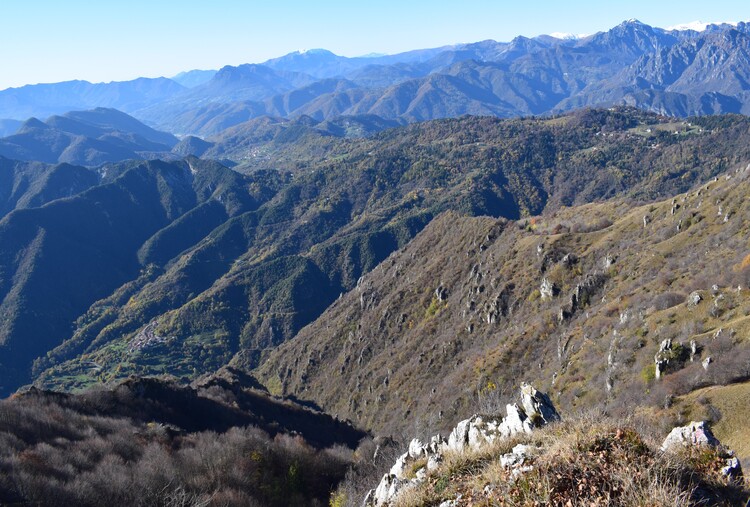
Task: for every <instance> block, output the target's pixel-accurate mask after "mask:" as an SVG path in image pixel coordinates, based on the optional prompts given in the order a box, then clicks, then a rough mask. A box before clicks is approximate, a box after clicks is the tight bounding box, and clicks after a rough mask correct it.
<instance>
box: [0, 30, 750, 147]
mask: <svg viewBox="0 0 750 507" xmlns="http://www.w3.org/2000/svg"><path fill="white" fill-rule="evenodd" d="M692 28H699V29H700V30H695V29H692ZM748 76H750V25H748V24H746V23H742V22H740V23H737V24H727V23H722V24H715V25H711V24H698V25H690V26H684V27H677V28H675V29H671V30H665V29H661V28H655V27H651V26H649V25H646V24H644V23H641V22H639V21H637V20H628V21H626V22H623V23H622V24H620V25H618V26H616V27H614V28H612V29H610V30H608V31H606V32H599V33H596V34H593V35H589V36H586V37H570V36H567V35H565V34H557V36H556V37H555V36H551V35H543V36H539V37H535V38H526V37H517V38H515V39H513V40H512V41H510V42H496V41H492V40H487V41H482V42H477V43H472V44H460V45H455V46H446V47H440V48H433V49H424V50H417V51H410V52H406V53H401V54H397V55H387V56H372V57H357V58H347V57H343V56H338V55H335V54H333V53H331V52H330V51H326V50H311V51H305V52H295V53H290V54H288V55H285V56H282V57H280V58H275V59H272V60H268V61H266V62H265V63H263V64H246V65H240V66H237V67H233V66H226V67H224V68H222V69H220V70H218V71H212V70H200V71H199V70H195V71H189V72H185V73H182V74H179V75H177V76H175V77H174V78H173V79H172V80H170V79H166V78H159V79H145V78H142V79H137V80H135V81H129V82H121V83H108V84H95V85H94V84H91V83H87V82H84V81H73V82H66V83H57V84H46V85H34V86H25V87H22V88H14V89H8V90H4V91H2V92H0V118H8V119H12V120H26V119H27V118H28V117H30V116H35V117H40V118H42V117H46V116H48V115H53V114H62V113H64V112H67V111H71V110H75V109H89V108H92V107H111V108H117V109H120V110H122V111H124V112H126V113H128V114H131V115H133V116H135V117H136V118H138V119H139V120H141V121H143V122H145V123H147V124H149V125H151V126H153V127H156V128H158V129H160V130H165V131H169V132H172V133H174V134H180V135H182V134H192V135H198V136H209V135H215V134H218V133H219V132H221V131H222V130H224V129H226V128H229V127H232V126H235V125H238V124H240V123H243V122H245V121H248V120H250V119H253V118H257V117H260V116H266V115H268V116H275V117H283V118H296V117H299V116H302V115H306V116H309V117H311V118H314V119H315V120H317V121H325V120H331V119H334V118H337V117H340V116H349V117H352V116H359V115H376V116H379V117H381V118H382V119H384V120H395V121H399V122H414V121H424V120H430V119H435V118H443V117H456V116H461V115H463V114H474V115H492V116H499V117H514V116H528V115H541V114H550V113H559V112H564V111H568V110H571V109H574V108H578V107H583V106H611V105H633V106H637V107H640V108H643V109H647V110H650V111H654V112H658V113H661V114H667V115H675V116H688V115H700V114H711V113H723V112H733V113H747V112H750V95H749V94H750V84H748V83H749V81H748ZM13 126H14V124H13V123H10V124H8V123H7V122H3V123H0V132H2V130H1V129H5V130H6V133H8V129H12V128H13Z"/></svg>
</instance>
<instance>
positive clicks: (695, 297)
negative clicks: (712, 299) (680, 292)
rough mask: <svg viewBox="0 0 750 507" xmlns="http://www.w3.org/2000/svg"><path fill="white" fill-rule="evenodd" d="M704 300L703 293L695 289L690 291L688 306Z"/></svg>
mask: <svg viewBox="0 0 750 507" xmlns="http://www.w3.org/2000/svg"><path fill="white" fill-rule="evenodd" d="M702 300H703V296H701V293H700V292H698V291H697V290H696V291H693V292H691V293H690V295H689V296H688V299H687V303H688V307H693V306H697V305H698V304H699V303H700V302H701V301H702Z"/></svg>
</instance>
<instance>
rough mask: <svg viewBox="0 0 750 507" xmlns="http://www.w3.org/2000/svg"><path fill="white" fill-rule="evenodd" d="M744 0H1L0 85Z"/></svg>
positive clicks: (456, 36)
mask: <svg viewBox="0 0 750 507" xmlns="http://www.w3.org/2000/svg"><path fill="white" fill-rule="evenodd" d="M746 1H747V0H743V1H740V0H738V1H720V0H713V1H705V0H704V1H693V0H680V1H673V0H629V1H627V2H625V1H616V0H598V1H590V0H585V1H584V0H578V1H575V0H573V1H571V0H568V1H563V0H554V1H552V0H528V1H523V0H521V1H519V0H515V1H506V0H463V1H460V2H459V1H443V0H431V1H426V0H379V1H378V2H363V1H357V0H349V1H340V0H330V1H329V0H318V1H315V0H307V1H296V0H295V1H291V0H276V1H257V0H256V1H243V0H201V1H193V0H181V1H175V0H148V1H147V0H128V1H122V0H100V1H92V0H0V20H2V24H1V25H0V69H2V71H1V72H0V89H4V88H7V87H10V86H20V85H23V84H29V83H40V82H56V81H64V80H69V79H86V80H89V81H92V82H101V81H120V80H127V79H133V78H135V77H138V76H148V77H156V76H161V75H164V76H171V75H174V74H176V73H178V72H180V71H182V70H189V69H194V68H204V69H205V68H219V67H221V66H223V65H238V64H241V63H254V62H262V61H264V60H266V59H268V58H272V57H275V56H280V55H283V54H286V53H289V52H291V51H295V50H298V49H312V48H326V49H330V50H331V51H333V52H334V53H337V54H341V55H345V56H357V55H362V54H367V53H396V52H400V51H405V50H409V49H417V48H425V47H436V46H441V45H446V44H454V43H459V42H475V41H478V40H484V39H495V40H499V41H505V40H510V39H512V38H513V37H514V36H516V35H526V36H534V35H539V34H542V33H551V32H569V33H593V32H597V31H602V30H606V29H608V28H611V27H612V26H614V25H617V24H619V23H620V22H622V21H624V20H626V19H629V18H637V19H639V20H641V21H643V22H644V23H648V24H650V25H654V26H662V27H666V26H670V25H675V24H679V23H686V22H690V21H695V20H702V21H742V20H748V19H750V10H748V9H747V4H746Z"/></svg>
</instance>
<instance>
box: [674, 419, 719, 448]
mask: <svg viewBox="0 0 750 507" xmlns="http://www.w3.org/2000/svg"><path fill="white" fill-rule="evenodd" d="M691 445H700V446H711V447H716V446H718V445H719V440H718V439H717V438H716V437H715V436H714V434H713V433H711V430H710V429H709V427H708V424H706V421H699V422H695V421H693V422H691V423H690V424H688V425H687V426H679V427H677V428H674V429H672V431H670V432H669V435H667V438H665V439H664V442H663V443H662V444H661V449H662V450H663V451H674V450H676V449H680V448H683V447H688V446H691Z"/></svg>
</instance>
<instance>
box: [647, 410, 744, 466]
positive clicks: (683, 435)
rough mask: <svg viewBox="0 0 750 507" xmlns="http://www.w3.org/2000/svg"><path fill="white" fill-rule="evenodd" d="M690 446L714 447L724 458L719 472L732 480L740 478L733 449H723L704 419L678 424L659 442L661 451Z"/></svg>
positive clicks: (738, 462)
mask: <svg viewBox="0 0 750 507" xmlns="http://www.w3.org/2000/svg"><path fill="white" fill-rule="evenodd" d="M690 446H699V447H714V448H716V449H717V451H718V454H719V456H720V457H721V458H722V459H724V460H725V462H724V463H725V464H724V466H723V467H722V469H721V473H722V474H723V475H724V476H725V477H728V478H730V479H732V480H741V478H742V467H741V466H740V461H739V460H738V459H737V457H735V455H734V451H731V450H728V449H725V448H724V446H722V445H721V442H719V439H717V438H716V437H715V436H714V434H713V433H712V432H711V429H710V428H709V427H708V423H707V422H706V421H698V422H696V421H693V422H691V423H690V424H688V425H687V426H678V427H677V428H673V429H672V431H670V432H669V435H667V438H665V439H664V442H663V443H662V444H661V449H662V451H665V452H677V451H679V450H681V449H684V448H686V447H690Z"/></svg>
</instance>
